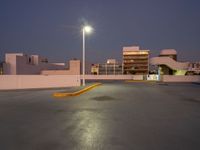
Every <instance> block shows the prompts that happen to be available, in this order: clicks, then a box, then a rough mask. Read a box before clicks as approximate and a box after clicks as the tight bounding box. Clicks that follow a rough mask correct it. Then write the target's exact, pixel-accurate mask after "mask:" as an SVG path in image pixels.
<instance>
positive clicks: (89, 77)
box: [81, 75, 143, 80]
mask: <svg viewBox="0 0 200 150" xmlns="http://www.w3.org/2000/svg"><path fill="white" fill-rule="evenodd" d="M81 78H82V76H81ZM85 79H86V80H143V75H85Z"/></svg>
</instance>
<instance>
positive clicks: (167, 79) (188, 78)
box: [161, 75, 200, 82]
mask: <svg viewBox="0 0 200 150" xmlns="http://www.w3.org/2000/svg"><path fill="white" fill-rule="evenodd" d="M161 79H162V81H163V82H200V76H173V75H163V76H162V78H161Z"/></svg>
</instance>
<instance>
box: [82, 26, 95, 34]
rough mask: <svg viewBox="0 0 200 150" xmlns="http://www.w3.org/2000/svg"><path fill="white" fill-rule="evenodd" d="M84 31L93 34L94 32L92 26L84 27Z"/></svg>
mask: <svg viewBox="0 0 200 150" xmlns="http://www.w3.org/2000/svg"><path fill="white" fill-rule="evenodd" d="M83 30H84V31H85V32H86V33H91V32H92V30H93V28H92V27H91V26H88V25H87V26H84V27H83Z"/></svg>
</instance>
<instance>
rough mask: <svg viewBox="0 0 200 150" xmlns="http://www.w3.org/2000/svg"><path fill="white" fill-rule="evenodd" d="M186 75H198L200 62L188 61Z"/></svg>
mask: <svg viewBox="0 0 200 150" xmlns="http://www.w3.org/2000/svg"><path fill="white" fill-rule="evenodd" d="M187 74H188V75H200V62H195V63H192V62H191V63H189V69H188V72H187Z"/></svg>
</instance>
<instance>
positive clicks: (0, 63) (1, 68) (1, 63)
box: [0, 61, 4, 75]
mask: <svg viewBox="0 0 200 150" xmlns="http://www.w3.org/2000/svg"><path fill="white" fill-rule="evenodd" d="M3 64H4V63H3V62H1V61H0V75H2V74H3Z"/></svg>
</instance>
